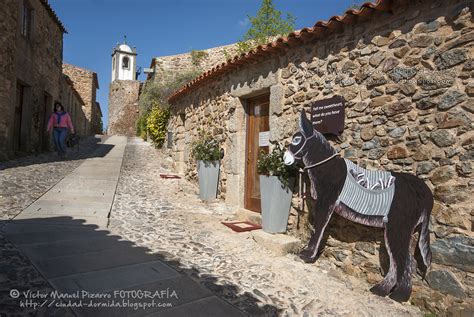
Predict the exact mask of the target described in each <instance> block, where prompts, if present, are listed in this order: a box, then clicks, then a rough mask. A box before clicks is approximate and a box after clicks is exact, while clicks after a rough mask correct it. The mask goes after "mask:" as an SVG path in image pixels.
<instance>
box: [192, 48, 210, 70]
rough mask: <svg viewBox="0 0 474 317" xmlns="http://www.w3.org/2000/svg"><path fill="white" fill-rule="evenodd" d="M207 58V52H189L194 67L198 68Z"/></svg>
mask: <svg viewBox="0 0 474 317" xmlns="http://www.w3.org/2000/svg"><path fill="white" fill-rule="evenodd" d="M208 56H209V54H208V53H207V52H204V51H196V50H192V51H191V61H192V63H193V65H194V66H200V65H201V62H202V61H203V60H204V59H206V58H207V57H208Z"/></svg>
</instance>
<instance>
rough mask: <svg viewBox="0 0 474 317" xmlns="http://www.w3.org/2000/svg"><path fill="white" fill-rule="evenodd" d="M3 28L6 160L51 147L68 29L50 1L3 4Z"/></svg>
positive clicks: (0, 68) (2, 142)
mask: <svg viewBox="0 0 474 317" xmlns="http://www.w3.org/2000/svg"><path fill="white" fill-rule="evenodd" d="M0 29H1V30H2V36H1V37H0V60H1V61H2V63H1V64H0V113H1V115H0V159H8V158H12V157H13V156H15V153H17V152H34V151H41V150H44V149H47V148H49V136H48V134H47V133H46V132H45V129H46V121H47V120H48V118H49V115H50V113H51V111H52V107H53V102H54V101H55V100H58V99H59V95H60V86H61V80H62V58H63V57H62V55H63V34H64V33H66V29H65V28H64V26H63V25H62V23H61V21H60V20H59V19H58V17H57V16H56V14H55V13H54V11H53V10H52V8H51V7H50V5H49V4H48V1H46V0H31V1H16V0H7V1H6V3H2V10H0Z"/></svg>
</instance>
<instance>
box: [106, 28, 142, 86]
mask: <svg viewBox="0 0 474 317" xmlns="http://www.w3.org/2000/svg"><path fill="white" fill-rule="evenodd" d="M126 39H127V37H126V36H124V41H123V43H122V44H117V45H116V46H115V47H114V49H113V51H112V82H113V81H115V80H136V78H135V77H136V72H135V68H136V66H137V50H136V49H135V48H133V49H131V48H130V46H128V45H127V41H126Z"/></svg>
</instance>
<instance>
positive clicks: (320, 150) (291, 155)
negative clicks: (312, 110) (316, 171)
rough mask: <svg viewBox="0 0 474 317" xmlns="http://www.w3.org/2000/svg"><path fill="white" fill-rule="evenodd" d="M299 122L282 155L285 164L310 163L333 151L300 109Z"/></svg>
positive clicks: (324, 157)
mask: <svg viewBox="0 0 474 317" xmlns="http://www.w3.org/2000/svg"><path fill="white" fill-rule="evenodd" d="M299 122H300V131H298V132H296V133H295V134H294V135H293V138H292V140H291V144H290V145H289V146H288V149H287V151H286V152H285V155H284V156H283V159H284V161H285V164H286V165H292V164H294V163H295V162H303V164H304V165H310V164H314V163H317V162H319V161H322V160H323V159H326V158H327V157H329V156H331V155H333V154H334V153H335V151H334V149H333V148H332V147H331V145H330V144H329V142H328V141H327V140H326V138H325V137H324V136H323V135H322V134H321V133H319V132H318V131H316V130H315V129H314V128H313V124H312V123H311V121H309V120H308V118H307V117H306V113H305V111H304V110H301V116H300V121H299ZM308 153H309V155H308Z"/></svg>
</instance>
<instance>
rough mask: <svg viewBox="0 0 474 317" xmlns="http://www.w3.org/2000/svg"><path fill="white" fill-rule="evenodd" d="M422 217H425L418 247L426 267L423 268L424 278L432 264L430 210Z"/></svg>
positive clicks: (420, 230)
mask: <svg viewBox="0 0 474 317" xmlns="http://www.w3.org/2000/svg"><path fill="white" fill-rule="evenodd" d="M422 217H423V219H422V221H421V226H420V229H419V236H418V249H419V252H420V254H421V257H422V258H423V264H424V268H423V269H422V278H423V279H424V278H425V275H426V272H427V270H428V268H429V267H430V265H431V249H430V233H429V228H428V227H429V224H430V212H426V211H425V212H424V213H423V216H422Z"/></svg>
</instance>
